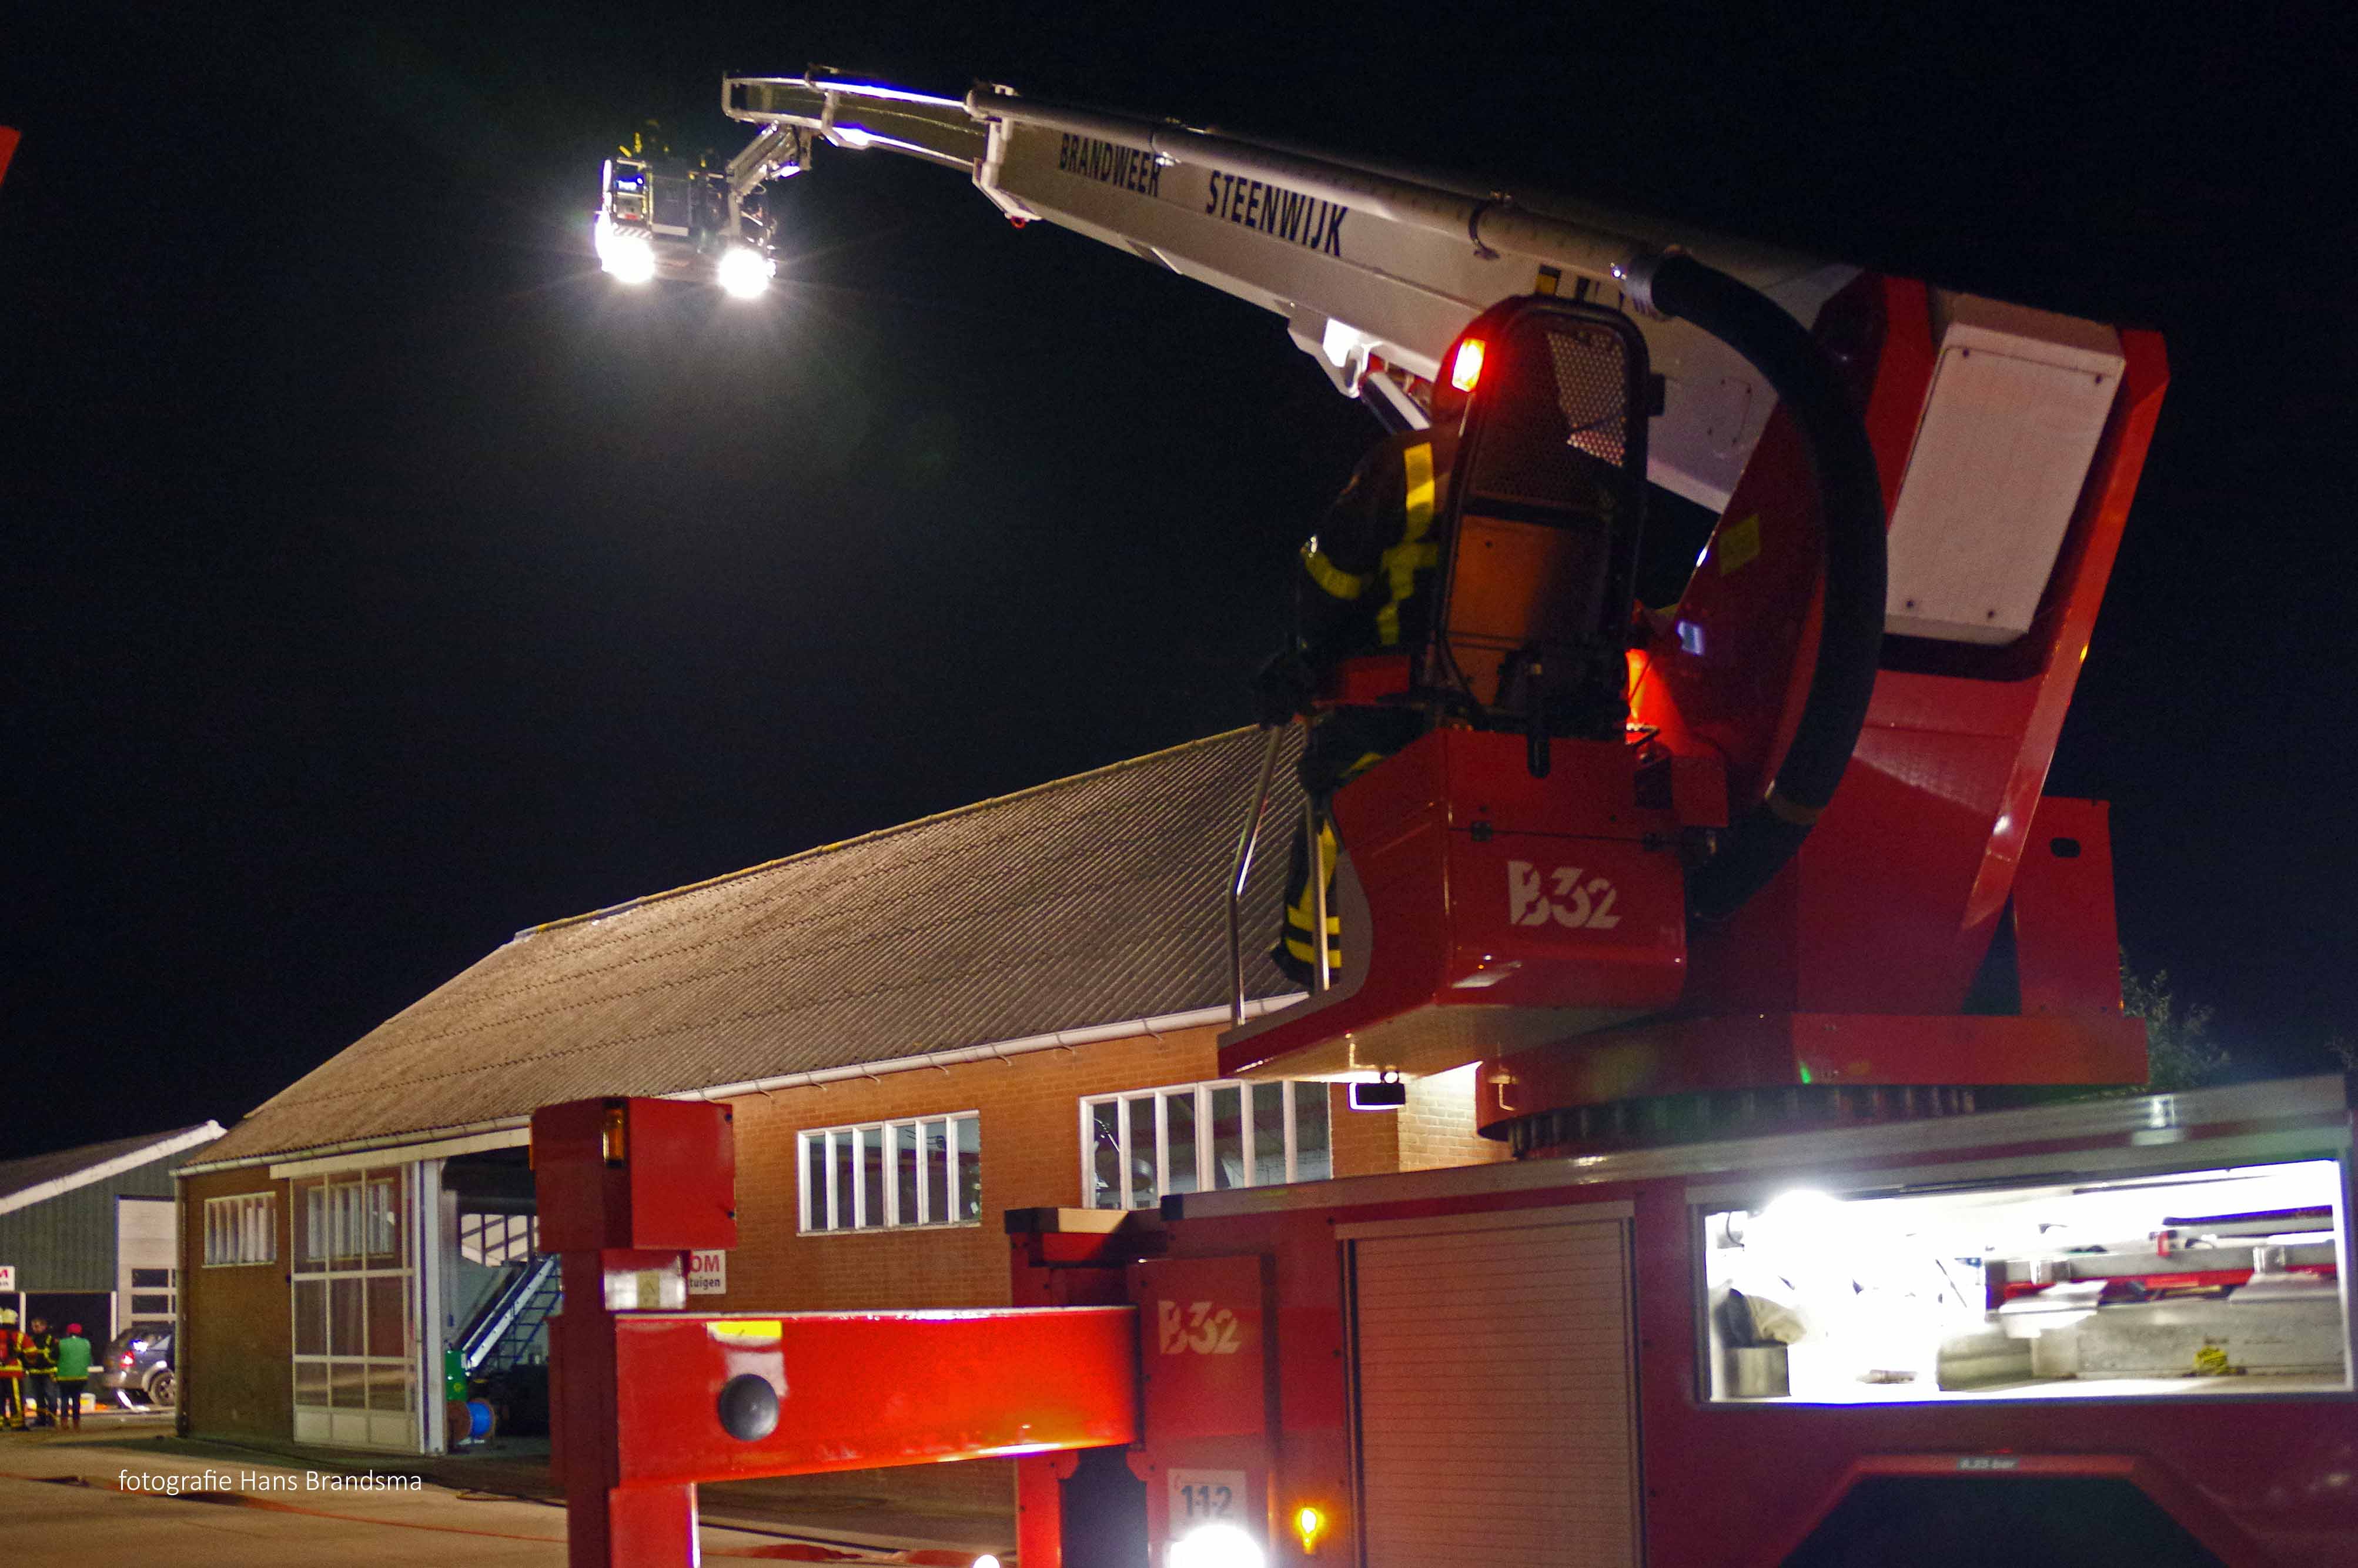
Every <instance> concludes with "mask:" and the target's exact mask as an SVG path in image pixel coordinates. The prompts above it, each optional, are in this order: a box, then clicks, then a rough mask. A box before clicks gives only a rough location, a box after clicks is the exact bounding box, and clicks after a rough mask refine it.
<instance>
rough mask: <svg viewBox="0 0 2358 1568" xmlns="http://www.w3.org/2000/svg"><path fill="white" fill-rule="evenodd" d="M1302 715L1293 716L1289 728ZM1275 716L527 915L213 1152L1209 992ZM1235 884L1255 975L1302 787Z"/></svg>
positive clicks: (396, 1126) (1021, 1027)
mask: <svg viewBox="0 0 2358 1568" xmlns="http://www.w3.org/2000/svg"><path fill="white" fill-rule="evenodd" d="M1294 733H1296V734H1298V731H1295V732H1294ZM1265 742H1266V736H1265V734H1264V733H1263V732H1260V731H1257V730H1235V731H1231V732H1229V733H1228V734H1224V735H1216V736H1213V737H1211V738H1210V739H1208V740H1204V741H1195V742H1192V743H1190V744H1188V745H1184V746H1178V747H1174V748H1173V749H1172V750H1170V751H1167V752H1155V753H1154V754H1152V755H1151V756H1146V757H1141V758H1138V759H1136V760H1134V761H1131V762H1120V763H1117V764H1115V765H1114V766H1112V767H1109V768H1103V769H1099V770H1098V771H1097V772H1095V773H1082V774H1079V775H1077V776H1076V777H1073V778H1068V779H1062V780H1059V781H1057V782H1056V783H1055V784H1043V785H1041V786H1039V787H1037V788H1034V789H1030V790H1025V791H1023V792H1022V793H1021V794H1017V795H1006V796H1003V797H1001V798H1000V799H997V800H990V801H985V802H983V803H981V804H979V805H977V806H966V807H963V808H961V809H959V810H957V811H951V812H946V813H945V814H943V815H941V816H932V817H927V818H925V819H924V820H922V821H918V822H913V823H909V824H907V825H905V826H903V827H892V828H888V829H886V830H884V831H882V832H879V833H872V834H870V835H868V836H867V837H865V838H855V839H852V840H850V841H849V842H847V843H842V844H834V845H828V846H827V847H825V848H822V849H812V850H808V851H806V852H805V853H803V854H799V855H795V856H792V857H790V858H788V859H785V860H773V861H772V862H770V863H769V864H767V865H763V866H756V867H754V868H752V870H750V871H741V872H738V873H736V874H734V875H731V876H726V877H719V878H716V879H714V880H713V881H708V882H700V883H698V884H696V885H695V886H693V887H687V888H682V889H679V890H677V891H676V892H668V893H663V894H659V895H656V896H654V897H652V898H646V899H640V900H636V901H633V903H627V904H622V905H619V906H617V907H616V908H614V909H611V910H605V911H600V912H599V913H598V914H592V915H586V916H582V917H579V918H577V919H573V920H568V921H560V922H557V923H556V924H554V925H545V926H539V927H535V928H534V929H533V930H530V931H525V932H522V933H519V934H518V935H517V936H516V937H515V939H514V940H513V941H511V942H509V943H508V944H507V945H506V946H503V947H501V948H500V949H499V950H497V951H496V952H494V953H492V954H491V955H490V956H489V957H485V958H483V959H482V960H481V962H479V963H477V964H475V965H474V966H473V967H472V968H469V969H467V970H466V971H465V972H463V973H461V974H460V975H459V976H458V977H457V978H456V979H452V980H450V981H449V983H448V984H446V985H444V986H442V987H441V988H439V989H437V990H434V991H432V992H430V993H428V994H427V996H425V997H423V998H421V999H420V1000H417V1001H416V1003H414V1004H412V1005H411V1006H410V1007H408V1008H406V1009H405V1010H404V1011H401V1012H400V1013H397V1014H395V1016H394V1017H393V1018H391V1019H389V1020H387V1021H386V1022H384V1023H383V1024H380V1025H379V1026H378V1027H377V1028H375V1029H374V1030H372V1031H371V1032H370V1033H367V1034H365V1035H363V1036H362V1038H361V1039H360V1040H358V1041H356V1042H355V1043H353V1044H352V1045H350V1046H348V1047H347V1048H346V1049H345V1050H343V1051H342V1052H341V1053H340V1054H337V1055H336V1056H334V1057H333V1058H331V1059H330V1060H329V1061H328V1062H326V1063H325V1064H323V1065H320V1066H319V1067H318V1068H316V1069H315V1070H313V1071H312V1072H310V1073H309V1074H307V1075H306V1076H304V1077H303V1078H301V1079H300V1080H299V1081H297V1083H295V1084H294V1085H293V1086H291V1087H288V1088H287V1089H286V1090H284V1091H282V1092H281V1093H279V1094H278V1095H276V1096H275V1097H273V1098H271V1099H270V1100H268V1101H267V1102H265V1104H264V1105H262V1106H261V1107H260V1108H257V1109H255V1110H254V1113H253V1114H252V1115H251V1116H249V1117H247V1118H246V1119H244V1120H243V1121H242V1122H240V1123H239V1124H238V1125H237V1126H236V1127H234V1128H233V1129H232V1130H230V1132H229V1134H228V1136H227V1137H225V1138H223V1139H222V1140H221V1141H220V1142H218V1143H216V1144H215V1145H213V1146H212V1147H211V1148H210V1149H208V1150H206V1151H205V1153H204V1160H205V1162H206V1163H208V1164H211V1163H214V1162H222V1161H235V1160H251V1159H254V1158H258V1157H261V1156H265V1155H285V1154H290V1153H293V1152H298V1151H304V1150H316V1149H320V1148H324V1147H328V1146H330V1145H338V1144H342V1143H347V1142H354V1141H365V1140H368V1139H372V1138H379V1137H387V1136H395V1135H406V1134H409V1133H413V1132H426V1131H431V1130H441V1129H449V1128H456V1127H466V1126H471V1125H474V1124H477V1123H481V1122H486V1121H494V1120H498V1119H503V1118H510V1117H517V1116H522V1115H525V1114H528V1113H529V1112H530V1111H531V1110H533V1109H534V1108H535V1107H537V1106H541V1105H545V1104H548V1103H551V1102H553V1101H557V1100H566V1099H576V1098H587V1097H590V1096H593V1095H661V1094H675V1093H680V1092H692V1091H694V1090H697V1089H699V1088H708V1087H716V1086H720V1085H725V1084H741V1083H745V1082H748V1081H750V1080H753V1079H758V1078H765V1077H774V1076H785V1075H789V1074H795V1073H804V1072H816V1071H824V1070H826V1069H828V1068H836V1067H849V1066H857V1065H870V1064H877V1063H884V1062H890V1061H892V1060H894V1059H896V1058H902V1057H908V1056H916V1055H923V1054H928V1053H932V1052H937V1051H945V1050H953V1049H957V1048H959V1047H965V1046H974V1045H983V1044H991V1043H994V1042H1000V1041H1008V1040H1015V1039H1021V1038H1023V1037H1026V1036H1031V1035H1035V1034H1044V1033H1049V1032H1052V1031H1055V1030H1061V1029H1081V1028H1087V1027H1089V1026H1092V1025H1099V1024H1106V1023H1114V1022H1121V1021H1124V1020H1130V1019H1139V1018H1147V1017H1154V1016H1160V1015H1163V1014H1169V1013H1174V1012H1184V1011H1193V1010H1195V1009H1200V1008H1208V1007H1214V1006H1217V1005H1219V1004H1221V1003H1222V1002H1224V1001H1225V1000H1227V997H1228V974H1229V971H1228V914H1227V909H1228V905H1227V900H1226V889H1227V883H1228V875H1229V871H1230V866H1231V862H1232V859H1233V856H1234V854H1235V851H1236V840H1237V833H1238V827H1240V826H1241V824H1242V822H1243V818H1244V814H1245V812H1246V810H1247V809H1248V807H1249V805H1250V802H1251V796H1252V791H1253V786H1254V784H1255V782H1256V780H1257V779H1258V777H1259V773H1260V761H1261V757H1262V754H1263V747H1264V745H1265ZM1295 745H1296V742H1295V741H1294V739H1293V736H1292V735H1289V737H1288V739H1287V741H1286V742H1285V752H1284V754H1283V756H1282V759H1281V762H1280V763H1279V767H1278V771H1277V780H1276V784H1275V787H1274V789H1273V791H1272V793H1271V803H1270V807H1269V819H1268V822H1269V826H1268V827H1266V828H1265V830H1264V833H1263V838H1262V849H1261V851H1260V854H1259V855H1258V857H1257V858H1256V860H1255V866H1254V876H1253V879H1252V885H1251V887H1250V889H1249V897H1248V900H1247V903H1246V919H1247V925H1246V927H1245V929H1246V931H1247V933H1248V937H1247V944H1246V946H1247V949H1248V961H1247V966H1246V970H1245V978H1246V984H1247V989H1248V990H1249V992H1250V994H1252V995H1254V996H1256V997H1260V996H1270V995H1275V994H1279V993H1282V992H1283V991H1286V990H1288V989H1292V988H1291V987H1290V985H1289V984H1288V983H1287V982H1286V981H1285V980H1283V979H1282V978H1281V977H1280V976H1279V974H1278V972H1277V970H1276V968H1274V967H1273V966H1272V965H1271V964H1270V962H1269V960H1268V957H1266V954H1265V951H1264V949H1265V948H1266V947H1267V946H1268V942H1269V933H1270V932H1271V930H1272V929H1273V928H1274V922H1275V920H1276V911H1277V904H1278V899H1279V884H1280V881H1281V880H1282V875H1283V871H1284V860H1285V855H1286V845H1287V838H1288V834H1289V828H1290V825H1291V822H1292V819H1293V817H1292V814H1293V813H1297V812H1299V810H1300V809H1301V796H1300V794H1299V791H1298V789H1297V787H1296V786H1295V784H1294V782H1293V767H1292V762H1293V753H1294V750H1295Z"/></svg>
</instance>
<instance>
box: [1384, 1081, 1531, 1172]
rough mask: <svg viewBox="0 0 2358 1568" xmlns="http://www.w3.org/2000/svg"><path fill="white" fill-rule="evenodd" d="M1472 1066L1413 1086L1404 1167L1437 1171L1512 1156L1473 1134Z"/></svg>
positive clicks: (1404, 1111) (1403, 1119)
mask: <svg viewBox="0 0 2358 1568" xmlns="http://www.w3.org/2000/svg"><path fill="white" fill-rule="evenodd" d="M1477 1070H1478V1069H1477V1068H1476V1067H1473V1066H1465V1067H1459V1068H1457V1069H1455V1071H1453V1072H1447V1073H1436V1074H1435V1075H1433V1076H1432V1077H1429V1078H1418V1079H1416V1080H1414V1081H1413V1082H1412V1083H1411V1084H1410V1085H1409V1086H1408V1104H1407V1105H1405V1106H1403V1107H1402V1108H1401V1112H1400V1116H1399V1118H1398V1120H1399V1122H1400V1169H1401V1170H1403V1171H1432V1170H1438V1169H1440V1168H1441V1167H1442V1166H1444V1165H1487V1164H1488V1163H1490V1162H1492V1161H1494V1160H1504V1159H1506V1158H1507V1146H1506V1144H1505V1143H1503V1142H1494V1141H1491V1140H1489V1139H1487V1138H1485V1137H1483V1136H1482V1135H1481V1134H1480V1133H1478V1132H1476V1131H1475V1130H1474V1075H1475V1073H1476V1071H1477Z"/></svg>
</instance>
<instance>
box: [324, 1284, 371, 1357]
mask: <svg viewBox="0 0 2358 1568" xmlns="http://www.w3.org/2000/svg"><path fill="white" fill-rule="evenodd" d="M361 1285H362V1281H360V1280H359V1279H357V1278H354V1277H351V1276H346V1277H344V1278H341V1279H339V1278H330V1280H329V1281H328V1354H329V1355H330V1356H365V1355H367V1354H368V1346H366V1345H365V1344H364V1343H363V1342H362V1338H361V1323H362V1316H363V1308H362V1295H361Z"/></svg>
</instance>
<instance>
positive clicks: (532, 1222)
mask: <svg viewBox="0 0 2358 1568" xmlns="http://www.w3.org/2000/svg"><path fill="white" fill-rule="evenodd" d="M539 1251H540V1217H539V1216H537V1215H531V1214H511V1213H509V1212H507V1211H505V1210H492V1209H472V1208H462V1209H460V1211H459V1256H460V1257H461V1258H464V1259H465V1260H467V1261H468V1262H470V1263H480V1264H481V1265H482V1266H483V1267H485V1268H487V1269H497V1268H501V1267H503V1266H504V1265H506V1264H509V1263H523V1262H527V1261H529V1260H531V1259H532V1258H533V1257H534V1256H535V1255H536V1254H537V1253H538V1252H539Z"/></svg>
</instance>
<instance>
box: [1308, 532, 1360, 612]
mask: <svg viewBox="0 0 2358 1568" xmlns="http://www.w3.org/2000/svg"><path fill="white" fill-rule="evenodd" d="M1302 566H1303V570H1305V571H1307V572H1308V573H1309V574H1310V580H1311V581H1312V582H1314V583H1316V584H1317V585H1318V587H1319V589H1321V590H1322V591H1323V592H1325V594H1326V595H1327V596H1328V597H1329V598H1333V599H1343V600H1351V599H1357V598H1358V597H1359V595H1360V594H1362V593H1364V592H1366V591H1367V588H1368V579H1366V578H1363V577H1360V576H1359V575H1357V573H1355V572H1347V571H1345V570H1344V569H1343V568H1341V567H1338V566H1336V564H1335V563H1334V562H1332V561H1330V560H1328V559H1327V558H1326V557H1325V554H1324V553H1323V552H1321V551H1318V550H1314V549H1312V548H1311V547H1310V546H1307V545H1304V546H1303V547H1302Z"/></svg>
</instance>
